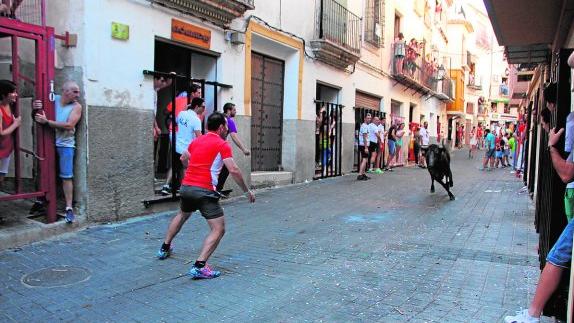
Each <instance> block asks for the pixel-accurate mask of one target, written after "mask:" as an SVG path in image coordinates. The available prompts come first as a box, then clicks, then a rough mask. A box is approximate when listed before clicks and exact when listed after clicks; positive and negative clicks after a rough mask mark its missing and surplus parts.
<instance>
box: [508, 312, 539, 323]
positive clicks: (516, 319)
mask: <svg viewBox="0 0 574 323" xmlns="http://www.w3.org/2000/svg"><path fill="white" fill-rule="evenodd" d="M504 322H506V323H539V322H540V318H539V317H534V316H530V314H528V309H525V310H521V311H517V312H516V315H515V316H507V317H505V318H504Z"/></svg>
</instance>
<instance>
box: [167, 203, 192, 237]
mask: <svg viewBox="0 0 574 323" xmlns="http://www.w3.org/2000/svg"><path fill="white" fill-rule="evenodd" d="M190 215H191V212H183V211H181V210H180V211H179V212H178V213H177V215H176V216H175V217H173V219H172V220H171V222H170V223H169V227H168V229H167V233H166V235H165V240H164V241H163V243H164V244H166V245H170V244H171V241H172V240H173V238H175V236H176V235H177V234H178V233H179V230H181V227H182V226H183V224H184V223H185V221H187V219H189V216H190Z"/></svg>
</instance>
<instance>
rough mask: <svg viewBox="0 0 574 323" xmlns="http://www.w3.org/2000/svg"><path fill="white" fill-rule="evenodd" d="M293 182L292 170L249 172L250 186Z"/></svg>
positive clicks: (261, 186)
mask: <svg viewBox="0 0 574 323" xmlns="http://www.w3.org/2000/svg"><path fill="white" fill-rule="evenodd" d="M289 184H293V173H292V172H251V188H264V187H274V186H282V185H289Z"/></svg>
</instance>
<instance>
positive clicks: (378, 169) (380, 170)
mask: <svg viewBox="0 0 574 323" xmlns="http://www.w3.org/2000/svg"><path fill="white" fill-rule="evenodd" d="M374 173H375V174H382V173H384V172H383V170H382V169H380V168H377V169H375V172H374Z"/></svg>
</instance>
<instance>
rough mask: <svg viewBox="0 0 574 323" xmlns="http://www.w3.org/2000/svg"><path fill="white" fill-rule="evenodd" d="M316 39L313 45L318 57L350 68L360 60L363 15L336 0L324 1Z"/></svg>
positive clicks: (318, 18)
mask: <svg viewBox="0 0 574 323" xmlns="http://www.w3.org/2000/svg"><path fill="white" fill-rule="evenodd" d="M319 6H320V7H319V15H318V17H317V26H316V35H315V39H314V40H312V41H311V47H312V49H313V52H314V53H315V56H316V57H317V59H319V60H321V61H323V62H324V63H327V64H330V65H333V66H335V67H338V68H346V67H347V66H349V65H351V64H354V63H356V62H357V61H358V60H359V59H360V53H361V18H360V17H358V16H357V15H355V14H353V13H352V12H350V11H349V10H347V8H345V7H344V6H342V5H341V4H339V3H338V2H336V1H335V0H320V1H319Z"/></svg>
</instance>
